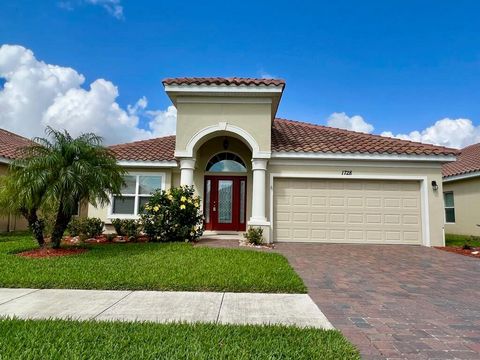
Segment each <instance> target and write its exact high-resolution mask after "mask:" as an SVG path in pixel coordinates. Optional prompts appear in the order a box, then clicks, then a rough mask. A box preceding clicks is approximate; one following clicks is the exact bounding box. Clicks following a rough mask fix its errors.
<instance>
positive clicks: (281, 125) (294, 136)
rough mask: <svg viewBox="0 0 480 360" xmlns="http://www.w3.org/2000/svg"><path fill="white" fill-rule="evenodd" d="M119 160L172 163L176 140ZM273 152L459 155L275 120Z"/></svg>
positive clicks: (137, 147) (137, 145)
mask: <svg viewBox="0 0 480 360" xmlns="http://www.w3.org/2000/svg"><path fill="white" fill-rule="evenodd" d="M110 148H111V149H112V150H113V151H114V153H115V154H116V156H117V158H118V159H119V160H131V161H171V160H174V159H175V155H174V153H175V136H166V137H161V138H157V139H151V140H143V141H136V142H133V143H128V144H121V145H113V146H111V147H110ZM272 151H277V152H299V153H301V152H307V153H367V154H400V155H456V154H457V153H458V151H457V150H455V149H449V148H446V147H442V146H435V145H429V144H422V143H416V142H412V141H406V140H400V139H394V138H388V137H383V136H379V135H370V134H364V133H359V132H355V131H349V130H342V129H336V128H331V127H327V126H321V125H315V124H309V123H304V122H298V121H291V120H285V119H275V120H274V122H273V127H272Z"/></svg>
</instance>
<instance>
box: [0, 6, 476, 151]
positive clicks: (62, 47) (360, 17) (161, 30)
mask: <svg viewBox="0 0 480 360" xmlns="http://www.w3.org/2000/svg"><path fill="white" fill-rule="evenodd" d="M479 13H480V2H478V1H447V0H443V1H442V0H436V1H428V0H422V1H406V0H403V1H393V0H389V1H335V2H333V1H311V2H309V1H297V2H292V1H238V2H229V1H218V2H217V1H208V2H200V1H182V2H174V1H168V2H167V1H126V0H123V1H121V0H71V1H70V0H64V1H56V0H44V1H35V2H32V1H22V0H15V1H8V0H4V1H2V3H1V4H0V45H1V44H11V45H21V46H23V47H25V48H26V49H30V50H31V51H32V52H33V53H34V56H35V58H36V59H37V60H38V61H43V62H45V63H47V64H54V65H59V66H62V67H71V68H73V69H75V71H76V72H78V73H79V74H82V75H83V76H84V77H85V81H84V82H83V83H82V84H81V85H80V86H81V87H82V88H84V89H87V90H88V87H89V85H90V83H92V82H94V81H95V80H96V79H105V80H108V81H109V82H111V83H112V84H114V85H115V86H117V87H118V91H119V96H118V97H117V98H116V99H115V101H116V102H118V104H119V105H120V107H121V108H122V109H127V106H128V105H129V104H130V105H133V104H135V103H136V102H137V100H138V99H140V98H142V97H145V98H146V99H148V107H146V108H145V109H143V112H141V111H139V112H138V114H137V116H138V118H139V124H138V126H139V127H140V128H147V127H148V121H150V120H151V118H152V116H153V115H152V114H153V113H152V114H150V116H147V115H146V114H145V111H147V110H148V109H150V111H152V112H155V111H165V110H166V109H167V107H168V106H169V105H170V102H169V99H168V98H167V96H166V95H165V93H164V92H163V87H162V86H161V79H162V78H165V77H175V76H246V77H261V76H269V75H271V76H275V77H281V78H283V79H285V80H286V81H287V87H286V90H285V93H284V96H283V100H282V103H281V106H280V109H279V112H278V114H277V115H278V116H280V117H285V118H289V119H294V120H302V121H309V122H315V123H320V124H325V123H327V119H328V118H329V117H331V115H332V114H334V113H345V117H346V118H347V120H349V119H351V117H353V116H355V115H358V116H360V117H361V118H362V120H363V121H364V122H366V123H368V124H371V125H372V126H373V127H374V130H369V132H370V131H373V132H374V133H382V132H384V131H391V132H392V133H393V134H409V133H410V132H411V131H414V130H418V131H420V132H421V131H422V130H424V129H426V128H428V127H430V126H432V125H434V124H435V122H437V121H439V120H441V119H445V118H448V119H450V120H457V119H467V120H470V121H471V122H472V123H473V125H472V126H473V128H472V127H470V128H468V129H466V130H465V129H464V128H461V129H460V131H462V130H464V131H466V132H471V131H474V132H476V131H478V134H480V130H479V127H478V124H479V123H480V106H479V99H480V86H479V85H480V36H479V35H480V22H479V21H478V14H479ZM0 65H1V62H0ZM0 74H1V69H0ZM0 85H1V83H0ZM0 91H1V90H0ZM0 106H1V101H0ZM18 121H20V120H18ZM10 123H11V119H10ZM8 124H9V123H8V122H7V121H6V120H5V121H4V124H3V126H4V127H5V126H7V125H8ZM452 124H453V123H452ZM452 124H450V125H452ZM447 125H448V124H447ZM454 125H455V126H456V124H453V125H452V126H454ZM0 126H2V123H1V118H0ZM447 128H448V127H447ZM13 129H14V130H16V131H19V132H22V130H21V127H20V126H13ZM448 129H450V131H446V133H447V135H445V134H441V136H440V135H438V134H436V135H434V136H437V135H438V136H439V138H438V139H440V140H436V138H435V139H434V140H435V141H436V142H439V143H440V142H443V143H445V144H446V145H449V144H450V143H448V141H450V140H449V139H447V140H448V141H447V140H445V139H444V138H443V137H445V136H448V133H449V132H452V131H451V130H452V128H448ZM453 129H456V128H453ZM472 129H473V130H472ZM441 130H442V131H444V132H445V129H444V128H442V129H441ZM27 133H28V132H27ZM478 134H477V135H478ZM477 135H475V136H477ZM442 136H443V137H442ZM478 136H480V135H478ZM426 139H427V141H428V139H429V138H428V136H427V138H426ZM478 139H480V138H479V137H473V138H472V137H470V138H469V139H468V140H465V141H464V142H462V143H461V144H462V145H465V144H466V143H468V142H472V141H477V140H478ZM119 140H123V139H119ZM420 140H425V138H420ZM434 140H432V141H431V142H435V141H434ZM454 140H455V141H457V140H458V141H460V140H461V139H460V140H459V139H454ZM458 141H457V142H458ZM462 141H463V140H462Z"/></svg>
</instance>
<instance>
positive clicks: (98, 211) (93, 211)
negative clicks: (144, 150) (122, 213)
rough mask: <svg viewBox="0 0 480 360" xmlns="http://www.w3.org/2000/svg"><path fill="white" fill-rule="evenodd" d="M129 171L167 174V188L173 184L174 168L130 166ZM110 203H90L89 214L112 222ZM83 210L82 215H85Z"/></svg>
mask: <svg viewBox="0 0 480 360" xmlns="http://www.w3.org/2000/svg"><path fill="white" fill-rule="evenodd" d="M127 171H128V173H131V174H151V175H155V174H161V175H165V189H169V188H170V187H171V186H172V169H170V168H157V169H152V168H140V167H138V168H133V167H132V168H130V167H129V168H128V169H127ZM109 206H110V205H105V206H99V207H95V206H93V205H92V204H88V216H89V217H97V218H99V219H101V220H102V221H104V222H105V224H111V219H110V218H109V217H108V209H109ZM83 214H84V213H83V211H82V215H83Z"/></svg>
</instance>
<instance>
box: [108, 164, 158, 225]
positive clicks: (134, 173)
mask: <svg viewBox="0 0 480 360" xmlns="http://www.w3.org/2000/svg"><path fill="white" fill-rule="evenodd" d="M125 176H135V177H136V180H135V194H125V195H126V196H130V197H132V196H133V197H134V199H135V202H134V204H133V212H134V213H133V214H114V213H113V195H110V202H109V204H108V211H107V219H108V220H112V219H139V218H140V216H139V215H138V201H137V199H138V198H140V197H141V196H148V195H147V194H140V193H139V192H138V189H139V186H140V183H139V181H138V178H139V177H140V176H161V177H162V183H161V189H162V190H165V185H166V177H167V174H166V173H164V172H154V173H152V172H148V173H146V172H138V171H132V172H129V173H127V174H125Z"/></svg>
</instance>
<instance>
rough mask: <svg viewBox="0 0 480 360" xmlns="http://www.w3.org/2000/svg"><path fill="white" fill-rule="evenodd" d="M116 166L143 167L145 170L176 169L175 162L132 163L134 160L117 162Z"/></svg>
mask: <svg viewBox="0 0 480 360" xmlns="http://www.w3.org/2000/svg"><path fill="white" fill-rule="evenodd" d="M117 164H118V165H120V166H124V167H145V168H169V167H173V168H177V167H178V164H177V162H176V161H174V160H172V161H134V160H119V161H117Z"/></svg>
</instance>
